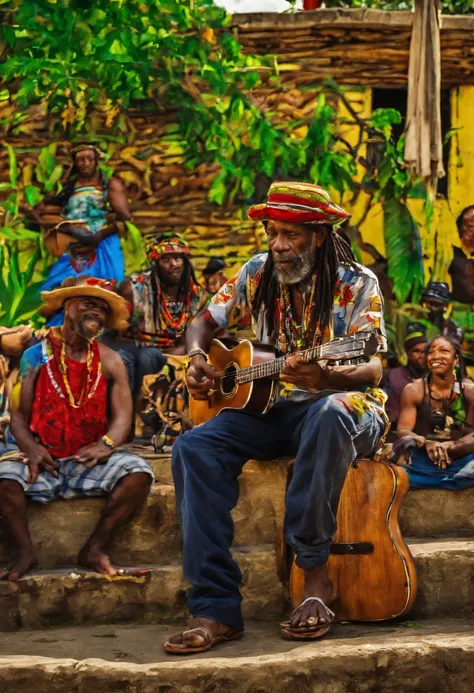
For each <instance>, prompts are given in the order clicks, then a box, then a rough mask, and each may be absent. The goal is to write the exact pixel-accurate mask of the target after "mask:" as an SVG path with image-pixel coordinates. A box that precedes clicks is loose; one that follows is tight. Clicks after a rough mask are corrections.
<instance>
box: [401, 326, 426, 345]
mask: <svg viewBox="0 0 474 693" xmlns="http://www.w3.org/2000/svg"><path fill="white" fill-rule="evenodd" d="M427 343H428V338H427V336H426V327H425V326H424V325H422V324H421V323H419V322H410V323H408V325H407V331H406V334H405V340H404V346H405V349H406V351H408V350H409V349H411V348H412V347H414V346H415V345H416V344H427Z"/></svg>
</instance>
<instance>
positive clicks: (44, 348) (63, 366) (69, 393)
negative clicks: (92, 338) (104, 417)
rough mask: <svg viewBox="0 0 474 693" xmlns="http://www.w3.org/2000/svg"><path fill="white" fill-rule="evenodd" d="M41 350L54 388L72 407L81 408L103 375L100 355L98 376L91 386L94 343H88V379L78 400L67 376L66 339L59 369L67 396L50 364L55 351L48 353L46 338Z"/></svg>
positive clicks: (63, 343) (93, 392) (62, 346)
mask: <svg viewBox="0 0 474 693" xmlns="http://www.w3.org/2000/svg"><path fill="white" fill-rule="evenodd" d="M41 351H42V354H43V361H44V363H45V364H46V371H47V373H48V376H49V379H50V381H51V384H52V386H53V388H54V389H55V391H56V393H57V394H58V395H59V397H60V398H61V399H64V400H67V402H68V404H69V406H70V407H72V408H73V409H79V408H80V407H82V405H83V404H85V403H86V402H87V400H88V399H92V397H93V396H94V395H95V393H96V390H97V386H98V385H99V381H100V378H101V376H102V364H101V362H100V357H99V358H98V363H97V377H96V379H95V382H94V384H93V385H92V387H91V381H92V371H93V363H92V361H93V358H92V345H91V344H90V343H88V345H87V355H86V364H87V381H86V384H85V385H84V388H83V391H82V393H81V395H80V397H79V400H78V402H76V400H75V399H74V395H73V393H72V390H71V386H70V384H69V379H68V376H67V364H66V343H65V342H64V340H63V341H62V344H61V361H60V366H59V368H58V370H59V371H60V373H61V376H62V378H63V382H64V387H65V389H66V393H67V397H66V395H65V394H64V392H63V391H62V390H61V388H60V386H59V384H58V382H57V380H56V378H55V377H54V373H53V371H52V368H51V364H50V358H51V357H52V358H55V356H54V352H51V353H48V346H47V340H44V341H43V342H42V344H41Z"/></svg>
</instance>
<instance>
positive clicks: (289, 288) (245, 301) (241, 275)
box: [165, 183, 387, 654]
mask: <svg viewBox="0 0 474 693" xmlns="http://www.w3.org/2000/svg"><path fill="white" fill-rule="evenodd" d="M249 215H250V217H251V218H252V219H255V220H261V221H262V222H263V223H264V226H265V230H266V234H267V238H268V246H269V252H268V253H263V254H260V255H256V256H254V257H253V258H252V259H251V260H249V262H247V264H245V265H244V266H243V267H242V268H241V270H240V271H239V272H238V273H237V275H236V276H235V277H234V278H233V279H231V280H229V281H228V282H227V283H226V284H225V285H224V286H223V287H222V288H221V290H220V291H219V292H218V293H217V294H216V296H214V298H213V299H212V301H211V303H210V304H209V307H208V310H207V312H206V313H205V314H204V315H203V316H198V317H197V318H196V319H195V320H194V321H193V323H192V324H191V325H190V327H189V328H188V330H187V333H186V344H187V348H188V357H189V359H190V365H189V368H188V371H187V385H188V388H189V390H190V392H191V393H192V395H193V396H194V397H195V398H197V399H202V400H205V399H207V398H208V397H209V396H210V393H211V392H212V390H214V389H216V387H217V386H218V384H217V382H216V379H215V378H216V375H217V373H216V371H215V370H214V368H213V367H212V366H211V365H210V364H209V363H208V361H207V358H208V357H207V353H208V350H209V346H210V344H211V340H212V338H213V335H214V334H215V333H216V331H218V330H221V329H222V328H225V327H226V326H230V327H232V326H234V323H235V322H239V321H240V322H242V321H243V322H244V324H245V323H246V322H248V320H249V319H251V320H252V321H253V323H254V325H255V330H256V335H257V339H258V340H259V341H263V342H266V343H267V344H272V345H274V346H276V347H278V348H279V349H280V350H281V351H283V352H284V353H286V354H291V355H290V356H289V357H288V359H287V365H286V367H285V369H284V370H283V372H282V374H281V379H282V380H283V381H284V383H283V384H284V385H285V390H284V393H283V394H284V395H286V397H284V396H281V397H280V398H279V399H278V401H277V402H276V403H275V404H274V406H273V407H272V408H271V409H270V410H269V411H268V412H267V413H265V414H255V413H249V412H247V411H245V410H244V411H238V410H224V411H222V412H221V413H220V414H219V416H217V417H215V418H214V419H211V420H210V421H208V422H207V423H205V424H203V425H202V426H198V427H196V428H193V429H192V430H191V431H188V432H186V433H184V434H183V435H182V436H180V437H179V438H178V439H177V441H176V443H175V444H174V446H173V475H174V481H175V488H176V497H177V505H178V510H179V515H180V521H181V527H182V533H183V564H184V574H185V576H186V578H187V580H188V581H189V582H190V583H191V585H192V589H191V590H190V592H189V594H188V605H189V609H190V612H191V614H192V619H191V621H190V623H189V629H188V630H186V631H184V632H183V633H178V634H176V635H174V636H172V637H171V638H170V639H169V641H168V642H166V643H165V650H166V651H167V652H169V653H173V654H188V653H193V652H202V651H204V650H208V649H210V648H211V647H212V646H213V645H214V644H215V643H217V642H221V641H224V640H236V639H239V638H241V637H242V636H243V633H244V624H243V620H242V612H241V601H242V597H241V595H240V592H239V584H240V581H241V573H240V570H239V567H238V565H237V564H236V562H235V561H234V560H233V558H232V554H231V552H230V546H231V543H232V538H233V523H232V518H231V510H232V508H233V507H234V506H235V505H236V503H237V499H238V493H239V485H238V476H239V474H240V473H241V471H242V468H243V466H244V464H245V463H246V462H247V460H249V459H252V458H254V459H255V458H256V459H266V460H272V459H275V458H277V457H281V456H282V455H283V456H291V457H296V459H295V464H294V473H293V477H292V480H291V482H290V485H289V487H288V492H287V498H286V518H285V538H286V541H287V543H288V544H289V545H290V546H291V548H292V549H293V551H294V553H295V555H296V562H297V565H298V566H299V567H300V568H302V569H303V570H304V575H305V600H304V602H303V604H301V606H299V607H298V608H297V609H296V610H295V611H294V612H293V614H292V616H291V619H290V621H289V622H288V623H284V624H282V626H281V629H282V635H283V637H285V638H287V639H292V640H293V639H296V640H298V639H303V640H314V639H316V638H318V637H321V636H322V635H324V634H325V633H326V632H327V631H328V630H329V629H330V625H331V621H332V619H333V613H332V611H331V609H330V605H331V603H332V601H333V600H334V598H335V595H334V593H333V587H332V584H331V581H330V579H329V576H328V572H327V568H326V563H327V560H328V557H329V548H330V543H331V537H332V536H333V535H334V532H335V529H336V519H335V518H336V512H337V507H338V503H339V497H340V494H341V491H342V487H343V484H344V480H345V477H346V474H347V471H348V469H349V466H350V464H351V462H353V461H354V460H355V459H356V457H358V456H362V457H367V456H368V457H370V456H372V455H373V454H374V452H375V450H376V449H377V447H378V444H379V440H380V438H381V436H382V435H383V433H384V431H385V429H386V421H387V419H386V416H385V414H384V411H383V403H384V400H385V395H384V393H382V392H381V391H380V390H378V389H377V388H376V385H377V384H378V383H379V381H380V379H381V377H382V363H381V360H380V358H379V357H378V356H375V357H374V358H372V359H371V360H370V361H369V362H367V363H364V364H361V365H351V366H337V367H331V368H329V367H325V366H324V365H321V364H320V363H316V362H313V363H307V362H305V360H304V358H303V357H302V356H299V355H298V351H299V350H303V349H306V348H310V347H312V346H315V345H318V344H321V343H322V342H326V341H328V340H329V339H330V338H331V337H333V336H334V337H337V336H340V335H346V334H355V333H356V332H357V331H359V330H364V331H370V332H374V333H375V334H376V336H377V338H378V341H379V345H380V350H383V349H384V348H385V334H384V326H383V315H382V298H381V295H380V292H379V287H378V282H377V279H376V277H375V275H374V274H373V273H372V272H370V271H369V270H368V269H367V268H365V267H363V266H361V265H359V264H357V263H356V261H355V259H354V256H353V254H352V250H351V247H350V244H349V243H348V241H347V240H346V239H345V237H343V236H342V235H340V234H339V232H338V231H337V230H336V227H337V225H338V224H340V223H341V222H342V221H344V219H347V218H348V216H349V215H348V213H347V212H345V211H344V210H343V209H341V208H340V207H338V206H337V205H336V204H334V203H333V202H332V201H331V199H330V197H329V195H328V193H327V192H326V191H325V190H323V189H322V188H320V187H319V186H316V185H310V184H305V183H273V184H272V185H271V187H270V190H269V193H268V198H267V202H266V203H265V204H261V205H256V206H254V207H252V208H251V209H250V212H249ZM322 390H326V391H329V392H325V393H321V392H320V391H322ZM316 393H319V396H318V395H317V394H316Z"/></svg>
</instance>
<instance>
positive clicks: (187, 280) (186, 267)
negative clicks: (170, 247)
mask: <svg viewBox="0 0 474 693" xmlns="http://www.w3.org/2000/svg"><path fill="white" fill-rule="evenodd" d="M183 263H184V264H183V272H182V274H181V279H180V281H179V286H178V293H177V300H178V301H180V300H182V298H183V296H187V295H188V294H189V293H191V292H192V291H193V290H194V287H198V286H200V284H199V282H198V280H197V279H196V274H195V272H194V267H193V266H192V264H191V261H190V260H189V257H188V256H187V255H183ZM152 265H153V268H154V270H155V271H154V272H152V286H153V289H154V290H155V291H156V290H157V288H158V286H157V282H158V277H159V268H158V262H157V261H155V260H154V261H153V262H152Z"/></svg>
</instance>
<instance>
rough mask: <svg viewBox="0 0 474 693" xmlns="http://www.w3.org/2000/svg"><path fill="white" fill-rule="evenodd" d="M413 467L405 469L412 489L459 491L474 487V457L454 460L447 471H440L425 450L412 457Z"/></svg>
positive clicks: (418, 451) (416, 452)
mask: <svg viewBox="0 0 474 693" xmlns="http://www.w3.org/2000/svg"><path fill="white" fill-rule="evenodd" d="M410 457H411V465H408V466H406V467H405V469H406V470H407V472H408V478H409V480H410V487H411V488H446V489H449V490H451V491H458V490H460V489H463V488H469V487H470V486H474V455H466V457H461V458H459V459H458V460H452V462H451V464H450V465H449V467H448V468H447V469H439V468H438V467H437V466H436V465H435V463H434V462H433V461H432V460H430V458H429V457H428V455H427V454H426V452H425V451H424V450H416V451H415V452H412V453H411V455H410Z"/></svg>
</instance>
